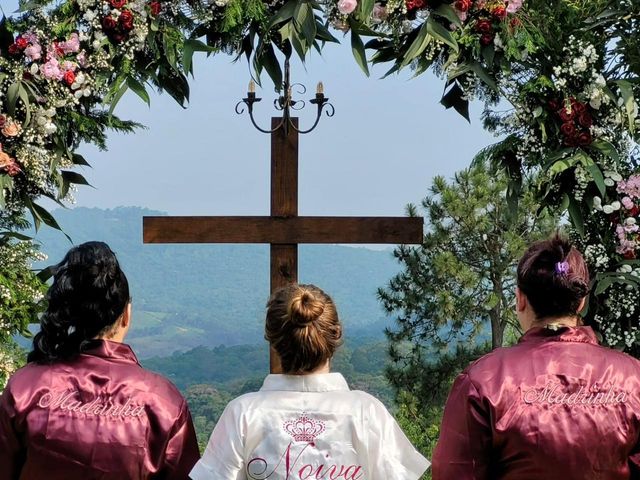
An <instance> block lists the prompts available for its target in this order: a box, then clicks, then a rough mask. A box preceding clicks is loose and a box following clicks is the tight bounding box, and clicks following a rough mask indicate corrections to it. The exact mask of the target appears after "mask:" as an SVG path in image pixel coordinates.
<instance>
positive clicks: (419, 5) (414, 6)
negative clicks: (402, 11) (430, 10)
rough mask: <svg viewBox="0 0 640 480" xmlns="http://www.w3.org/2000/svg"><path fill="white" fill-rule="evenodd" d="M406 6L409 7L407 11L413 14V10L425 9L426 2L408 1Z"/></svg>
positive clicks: (418, 0) (420, 0)
mask: <svg viewBox="0 0 640 480" xmlns="http://www.w3.org/2000/svg"><path fill="white" fill-rule="evenodd" d="M405 5H406V6H407V11H409V12H411V11H413V10H418V9H420V8H424V7H425V1H424V0H406V1H405Z"/></svg>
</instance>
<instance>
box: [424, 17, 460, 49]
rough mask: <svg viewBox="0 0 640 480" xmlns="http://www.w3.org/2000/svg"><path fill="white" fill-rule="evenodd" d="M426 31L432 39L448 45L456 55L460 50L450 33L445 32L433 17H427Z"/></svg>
mask: <svg viewBox="0 0 640 480" xmlns="http://www.w3.org/2000/svg"><path fill="white" fill-rule="evenodd" d="M426 25H427V31H428V32H429V35H431V36H432V37H433V38H435V39H437V40H440V41H441V42H443V43H446V44H447V45H449V46H450V47H451V48H453V50H454V51H455V52H456V53H457V52H458V51H459V50H460V47H458V42H456V39H455V38H453V35H451V32H450V31H449V30H447V29H446V28H445V27H444V26H443V25H442V24H441V23H440V22H438V21H437V20H436V19H435V18H434V17H433V16H431V17H429V18H428V19H427V21H426Z"/></svg>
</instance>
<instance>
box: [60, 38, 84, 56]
mask: <svg viewBox="0 0 640 480" xmlns="http://www.w3.org/2000/svg"><path fill="white" fill-rule="evenodd" d="M59 47H60V48H61V49H62V51H63V52H64V53H76V52H78V51H80V38H79V37H78V34H77V33H72V34H71V36H70V37H69V40H67V41H66V42H61V43H60V44H59Z"/></svg>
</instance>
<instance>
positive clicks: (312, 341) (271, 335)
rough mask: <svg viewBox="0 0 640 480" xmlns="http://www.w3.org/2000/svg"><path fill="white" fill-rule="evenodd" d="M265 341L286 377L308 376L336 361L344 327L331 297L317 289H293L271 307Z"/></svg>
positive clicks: (282, 292) (274, 297)
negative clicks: (336, 353)
mask: <svg viewBox="0 0 640 480" xmlns="http://www.w3.org/2000/svg"><path fill="white" fill-rule="evenodd" d="M265 338H266V339H267V341H268V342H269V343H270V344H271V346H272V347H273V348H274V349H275V351H276V352H277V353H278V355H279V356H280V362H281V364H282V369H283V372H284V373H308V372H312V371H314V370H315V369H316V368H318V367H320V366H321V365H322V364H323V363H325V362H326V361H327V360H329V359H330V358H331V357H333V354H334V352H335V351H336V349H337V348H338V347H339V346H340V343H341V339H342V326H341V325H340V320H339V319H338V312H337V311H336V306H335V304H334V303H333V300H331V297H329V295H327V294H326V293H324V292H323V291H322V290H320V289H319V288H318V287H316V286H315V285H289V286H287V287H284V288H281V289H280V290H278V291H276V292H275V293H274V294H273V295H272V296H271V298H270V299H269V302H268V303H267V322H266V328H265Z"/></svg>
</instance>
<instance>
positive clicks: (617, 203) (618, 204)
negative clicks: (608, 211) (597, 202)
mask: <svg viewBox="0 0 640 480" xmlns="http://www.w3.org/2000/svg"><path fill="white" fill-rule="evenodd" d="M611 208H613V209H614V210H620V208H622V204H621V203H620V202H618V201H617V200H616V201H615V202H613V203H612V204H611Z"/></svg>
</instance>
